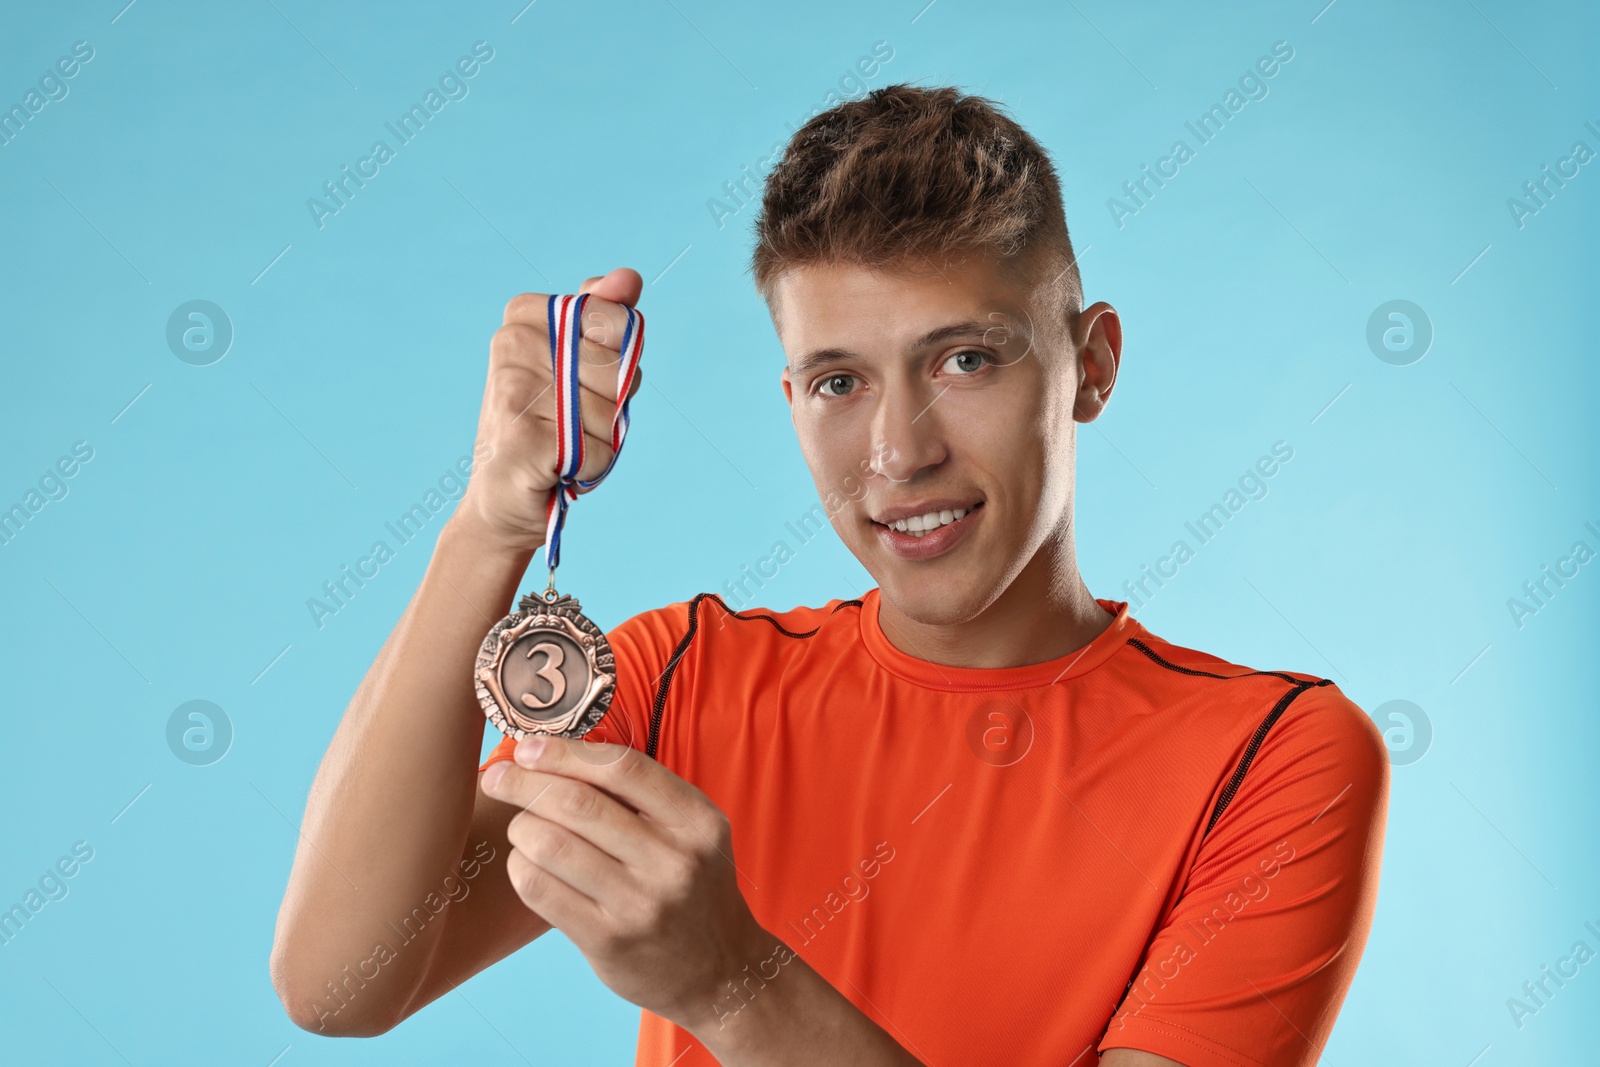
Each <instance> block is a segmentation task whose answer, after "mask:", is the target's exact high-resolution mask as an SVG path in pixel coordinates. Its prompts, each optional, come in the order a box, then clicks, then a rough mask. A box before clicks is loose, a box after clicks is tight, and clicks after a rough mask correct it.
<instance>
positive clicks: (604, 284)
mask: <svg viewBox="0 0 1600 1067" xmlns="http://www.w3.org/2000/svg"><path fill="white" fill-rule="evenodd" d="M578 292H579V293H589V294H590V295H592V296H598V297H599V298H600V299H602V300H609V301H611V302H612V303H613V304H627V305H628V306H629V307H633V306H635V305H636V304H638V303H639V296H640V295H641V294H642V293H643V292H644V278H642V277H641V276H640V275H639V272H638V271H636V270H634V269H633V268H631V267H618V268H617V269H616V270H613V271H612V272H611V273H610V274H607V275H605V276H603V277H599V278H589V279H587V280H585V281H584V283H583V284H582V285H581V286H579V287H578Z"/></svg>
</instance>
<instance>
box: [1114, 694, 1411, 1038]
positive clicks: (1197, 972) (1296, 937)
mask: <svg viewBox="0 0 1600 1067" xmlns="http://www.w3.org/2000/svg"><path fill="white" fill-rule="evenodd" d="M1388 797H1389V760H1388V753H1387V749H1386V748H1385V746H1384V743H1383V736H1382V734H1381V733H1380V731H1379V730H1378V728H1377V726H1376V724H1374V723H1373V722H1372V720H1371V719H1370V718H1368V716H1367V715H1366V714H1365V713H1364V712H1363V711H1362V710H1361V709H1360V708H1359V707H1357V706H1356V705H1355V704H1354V703H1353V702H1352V701H1351V700H1350V699H1349V698H1347V697H1346V696H1345V695H1344V694H1343V693H1341V692H1340V691H1339V689H1338V687H1336V686H1334V685H1332V684H1327V685H1321V686H1311V687H1307V688H1304V689H1302V690H1301V691H1300V692H1299V693H1298V695H1297V696H1296V697H1295V699H1294V700H1293V701H1291V702H1290V704H1289V705H1288V707H1287V709H1286V710H1285V711H1284V712H1283V713H1282V714H1281V716H1280V717H1279V718H1278V720H1277V721H1276V722H1275V723H1274V724H1273V725H1272V726H1271V727H1270V728H1269V730H1268V732H1267V734H1266V737H1265V739H1264V740H1263V741H1262V742H1261V743H1260V745H1259V747H1258V748H1257V750H1256V752H1255V755H1254V757H1253V759H1252V760H1251V762H1250V764H1249V766H1248V767H1247V768H1246V773H1245V776H1244V778H1243V780H1242V782H1241V783H1240V785H1239V787H1238V789H1237V791H1236V792H1234V794H1233V795H1232V799H1231V801H1229V802H1228V804H1227V806H1226V807H1225V808H1224V809H1223V813H1222V815H1221V816H1220V817H1219V818H1217V820H1216V822H1215V824H1214V825H1213V826H1212V828H1211V831H1210V832H1209V833H1208V834H1207V835H1206V836H1205V838H1204V839H1203V841H1202V843H1201V845H1200V848H1199V851H1198V853H1197V855H1196V858H1195V861H1194V864H1193V866H1192V867H1191V869H1190V872H1189V877H1188V879H1187V882H1186V884H1185V886H1184V889H1183V891H1182V894H1181V895H1180V897H1179V898H1178V900H1177V901H1176V902H1175V903H1174V904H1173V905H1172V906H1171V910H1170V913H1169V914H1168V915H1167V916H1166V917H1165V918H1164V921H1162V923H1161V924H1160V926H1159V928H1158V930H1157V932H1156V935H1155V937H1154V938H1153V939H1152V941H1151V943H1150V945H1149V947H1148V948H1147V950H1146V953H1145V957H1144V959H1143V960H1142V961H1141V965H1140V969H1139V971H1138V972H1137V973H1136V975H1135V976H1134V980H1133V982H1132V984H1131V985H1130V986H1129V988H1128V990H1127V993H1126V994H1125V996H1124V999H1123V1001H1122V1003H1121V1005H1120V1006H1119V1007H1118V1009H1117V1012H1116V1014H1115V1015H1114V1016H1113V1018H1112V1021H1111V1025H1110V1027H1109V1028H1108V1029H1107V1031H1106V1034H1105V1036H1104V1037H1103V1038H1102V1040H1101V1042H1100V1045H1099V1049H1100V1051H1102V1052H1104V1051H1105V1050H1107V1049H1111V1048H1136V1049H1143V1050H1145V1051H1147V1052H1153V1053H1156V1054H1157V1055H1162V1056H1167V1057H1169V1058H1171V1059H1174V1060H1177V1061H1178V1062H1180V1063H1183V1064H1187V1065H1188V1067H1265V1065H1269V1064H1270V1065H1272V1067H1299V1065H1304V1067H1311V1065H1314V1064H1316V1063H1317V1061H1318V1058H1319V1056H1320V1054H1321V1051H1322V1047H1323V1045H1324V1043H1326V1041H1327V1039H1328V1036H1329V1033H1330V1032H1331V1031H1332V1029H1333V1023H1334V1020H1335V1018H1336V1017H1337V1015H1338V1012H1339V1006H1340V1004H1341V1003H1342V1002H1343V1000H1344V996H1345V993H1346V992H1347V991H1348V989H1349V988H1350V982H1351V980H1352V979H1353V978H1354V976H1355V971H1356V965H1357V963H1358V962H1359V961H1360V958H1361V953H1362V950H1363V948H1364V947H1365V946H1366V941H1367V933H1368V931H1369V929H1370V927H1371V924H1372V915H1373V910H1374V908H1375V906H1376V903H1377V894H1378V874H1379V868H1380V865H1381V862H1382V854H1383V837H1384V822H1385V819H1386V817H1387V814H1388Z"/></svg>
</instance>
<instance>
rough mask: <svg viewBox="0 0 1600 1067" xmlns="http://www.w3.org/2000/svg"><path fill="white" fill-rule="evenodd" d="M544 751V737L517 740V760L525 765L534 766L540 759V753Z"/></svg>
mask: <svg viewBox="0 0 1600 1067" xmlns="http://www.w3.org/2000/svg"><path fill="white" fill-rule="evenodd" d="M543 751H544V738H542V737H530V738H528V739H527V740H524V741H518V742H517V750H516V760H517V762H518V763H520V764H522V765H523V766H524V767H532V766H533V765H534V764H535V763H537V762H538V761H539V753H541V752H543Z"/></svg>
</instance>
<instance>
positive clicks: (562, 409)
mask: <svg viewBox="0 0 1600 1067" xmlns="http://www.w3.org/2000/svg"><path fill="white" fill-rule="evenodd" d="M588 300H589V294H587V293H583V294H581V295H578V296H572V295H562V294H557V295H555V296H552V297H551V298H550V305H549V311H548V318H549V325H550V369H551V373H552V378H553V381H554V385H555V391H556V416H557V421H558V422H559V424H560V426H559V429H560V448H559V451H558V453H557V462H556V473H557V477H558V478H559V479H560V481H559V483H558V484H557V485H556V488H555V491H554V492H553V493H551V494H550V507H549V510H548V511H547V512H546V513H545V542H544V559H545V564H546V565H547V566H548V567H549V568H550V572H551V580H552V581H554V575H555V569H556V566H557V564H559V563H560V561H561V525H562V523H563V522H565V521H566V517H567V507H568V506H569V505H570V504H571V503H572V502H573V501H574V500H577V499H578V490H579V489H590V488H593V487H594V486H596V485H599V484H600V482H601V480H602V479H604V478H605V476H606V475H608V474H610V473H611V468H612V467H613V466H614V465H615V464H616V462H617V457H618V456H619V455H621V454H622V440H623V438H625V437H626V436H627V435H628V393H629V392H630V391H631V390H632V388H633V379H634V375H635V373H636V372H637V370H638V367H639V357H640V356H641V355H642V354H643V353H644V316H643V315H641V314H639V312H637V311H635V310H634V309H633V308H631V307H628V306H627V305H623V310H624V311H626V312H627V313H628V321H627V324H626V325H625V326H624V327H623V330H622V352H621V355H620V356H619V358H618V360H617V410H616V414H615V415H613V416H612V419H611V462H610V463H607V464H606V469H605V470H603V471H601V472H600V473H599V474H597V475H595V476H594V477H593V478H591V479H589V480H588V481H584V480H583V479H581V478H579V477H578V471H579V470H580V469H582V467H583V415H582V408H581V406H580V405H579V402H578V396H579V393H578V342H579V341H580V339H581V338H582V336H583V306H584V304H586V303H587V302H588Z"/></svg>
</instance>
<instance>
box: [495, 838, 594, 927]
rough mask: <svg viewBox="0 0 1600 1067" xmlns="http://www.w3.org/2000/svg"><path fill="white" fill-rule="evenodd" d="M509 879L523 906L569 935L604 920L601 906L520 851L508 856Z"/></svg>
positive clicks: (507, 874) (507, 869)
mask: <svg viewBox="0 0 1600 1067" xmlns="http://www.w3.org/2000/svg"><path fill="white" fill-rule="evenodd" d="M506 877H508V878H510V879H511V887H512V888H513V889H515V890H516V892H517V897H518V898H519V899H520V900H521V901H522V903H523V904H525V905H527V907H528V908H529V909H530V910H531V911H533V912H534V914H536V915H538V916H539V918H541V919H543V920H544V921H545V922H547V923H549V924H550V925H551V926H554V927H555V928H556V929H557V930H560V931H561V932H562V933H564V934H566V935H567V936H568V937H569V938H570V937H572V936H573V932H574V931H576V932H578V933H579V934H580V935H581V933H582V932H583V931H586V930H592V929H594V928H595V927H596V926H597V925H598V924H599V923H601V922H603V921H604V920H605V913H604V912H603V911H602V910H601V908H600V905H599V904H597V903H595V901H594V900H593V899H592V898H590V897H587V896H584V895H583V894H582V893H580V892H578V891H577V890H576V889H574V888H573V887H572V886H570V885H568V884H567V883H566V882H563V881H562V880H561V879H560V878H557V877H556V876H555V875H553V874H551V873H550V872H549V871H547V870H545V869H544V868H542V867H540V866H539V865H538V864H537V863H534V862H533V861H532V860H530V859H529V858H528V857H526V856H524V855H523V854H522V853H521V852H519V851H518V850H517V849H514V848H513V849H512V850H511V853H510V855H508V856H506Z"/></svg>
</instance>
